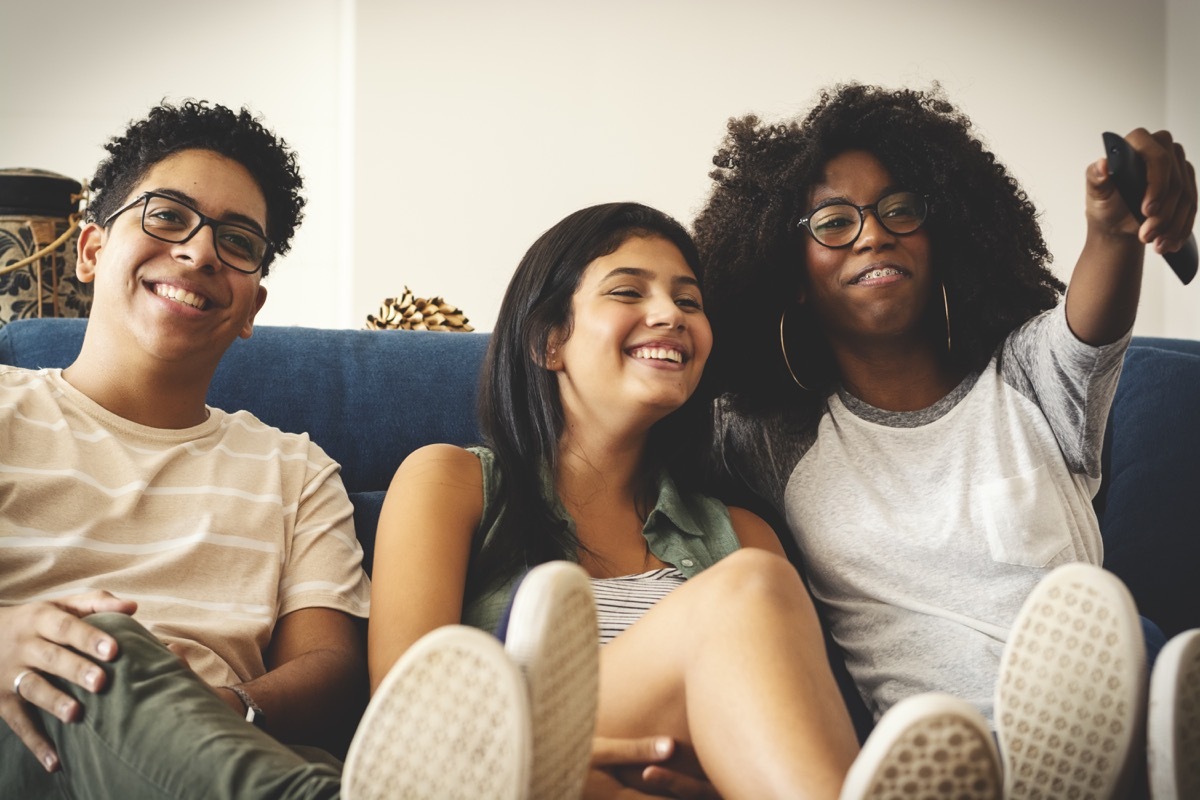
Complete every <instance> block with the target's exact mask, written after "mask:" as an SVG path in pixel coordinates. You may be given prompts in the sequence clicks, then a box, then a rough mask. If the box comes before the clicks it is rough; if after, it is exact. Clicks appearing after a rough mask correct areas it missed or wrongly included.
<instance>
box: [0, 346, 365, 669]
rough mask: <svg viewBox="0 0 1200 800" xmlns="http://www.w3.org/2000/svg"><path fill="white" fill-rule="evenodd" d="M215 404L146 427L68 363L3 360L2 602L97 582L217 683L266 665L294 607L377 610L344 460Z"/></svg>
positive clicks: (64, 592) (55, 594)
mask: <svg viewBox="0 0 1200 800" xmlns="http://www.w3.org/2000/svg"><path fill="white" fill-rule="evenodd" d="M209 412H210V415H209V418H208V419H207V420H206V421H205V422H203V423H202V424H200V425H197V426H195V427H192V428H186V429H183V430H164V429H159V428H149V427H146V426H144V425H137V424H135V423H132V422H129V421H128V420H125V419H123V418H121V417H118V416H117V415H115V414H112V413H110V412H108V411H106V410H105V409H104V408H102V407H100V406H99V405H97V404H96V403H95V402H93V401H92V400H91V399H89V398H88V397H87V396H85V395H83V394H82V393H80V392H79V391H77V390H76V389H75V388H74V387H72V386H71V385H70V384H69V383H67V382H66V381H65V380H64V379H63V377H62V371H61V370H57V369H43V370H26V369H20V368H17V367H8V366H0V605H16V604H20V603H26V602H30V601H38V600H54V599H57V598H62V597H66V596H69V595H73V594H78V593H81V592H86V591H90V590H93V589H103V590H106V591H109V592H111V593H113V594H115V595H117V596H119V597H122V598H126V599H130V600H135V601H137V603H138V610H137V612H136V613H135V614H134V619H136V620H138V621H139V622H141V623H142V625H144V626H145V627H146V628H148V629H149V630H150V631H151V632H153V633H155V634H156V635H157V636H158V637H159V638H160V639H161V640H163V641H164V642H167V643H178V644H180V645H182V647H183V648H184V651H185V655H186V658H187V661H188V663H189V664H190V665H191V667H192V668H193V669H194V670H195V671H196V672H197V673H199V675H200V676H201V677H202V678H204V679H205V680H206V681H208V682H209V683H210V684H212V685H216V686H222V685H226V684H229V683H238V682H242V681H248V680H251V679H253V678H255V677H258V676H260V675H262V674H263V673H264V672H265V671H266V669H265V666H264V663H263V652H264V650H265V649H266V647H267V645H268V643H269V642H270V639H271V634H272V631H273V629H274V626H275V622H276V620H277V619H279V618H280V617H282V616H284V615H285V614H288V613H290V612H292V611H295V610H297V609H301V608H308V607H323V608H333V609H337V610H340V611H344V612H346V613H348V614H351V615H354V616H358V617H365V616H366V615H367V611H368V608H369V606H368V603H369V595H370V583H369V581H368V579H367V576H366V574H365V573H364V572H363V570H362V548H361V547H360V546H359V544H358V540H357V539H356V538H355V534H354V516H353V509H352V507H351V505H350V501H349V498H348V497H347V496H346V490H345V488H344V487H343V486H342V481H341V478H340V476H339V474H338V473H339V467H338V465H337V464H336V463H335V462H334V461H333V460H332V459H330V458H329V457H328V456H327V455H326V454H325V453H324V451H322V450H321V448H320V447H318V446H317V445H316V444H314V443H313V442H312V441H311V440H310V439H309V438H308V436H306V435H298V434H291V433H283V432H282V431H280V430H278V429H276V428H272V427H270V426H268V425H266V424H264V423H263V422H260V421H259V420H258V419H256V418H255V417H254V416H253V415H251V414H249V413H247V412H244V411H240V412H237V413H232V414H227V413H225V412H224V411H221V410H220V409H216V408H210V409H209Z"/></svg>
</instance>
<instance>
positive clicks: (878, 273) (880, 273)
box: [855, 267, 903, 283]
mask: <svg viewBox="0 0 1200 800" xmlns="http://www.w3.org/2000/svg"><path fill="white" fill-rule="evenodd" d="M901 274H903V273H901V272H900V270H898V269H896V268H895V267H883V268H881V269H873V270H871V271H870V272H867V273H864V274H863V275H862V276H860V277H859V279H858V280H859V281H865V280H871V279H872V278H882V277H884V276H887V275H901ZM855 283H858V281H855Z"/></svg>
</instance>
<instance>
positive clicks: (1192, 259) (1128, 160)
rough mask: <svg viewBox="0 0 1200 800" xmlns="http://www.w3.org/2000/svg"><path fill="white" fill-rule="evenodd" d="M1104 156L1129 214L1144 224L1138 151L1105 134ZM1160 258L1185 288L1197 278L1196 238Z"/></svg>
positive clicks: (1143, 174) (1143, 191) (1143, 172)
mask: <svg viewBox="0 0 1200 800" xmlns="http://www.w3.org/2000/svg"><path fill="white" fill-rule="evenodd" d="M1104 154H1105V155H1106V156H1107V157H1108V177H1110V178H1112V179H1113V182H1114V183H1116V185H1117V192H1118V193H1120V195H1121V199H1122V200H1124V201H1125V205H1126V206H1128V207H1129V213H1131V214H1133V218H1134V219H1136V220H1137V221H1138V222H1139V223H1140V222H1145V221H1146V217H1145V215H1143V214H1142V197H1143V196H1144V195H1145V194H1146V164H1145V162H1143V161H1142V157H1141V156H1139V155H1138V154H1137V151H1136V150H1134V149H1133V148H1132V147H1130V146H1129V142H1127V141H1125V139H1124V137H1122V136H1117V135H1116V134H1115V133H1105V134H1104ZM1163 258H1165V259H1166V260H1167V263H1168V264H1169V265H1170V266H1171V269H1173V270H1175V274H1176V275H1178V276H1179V280H1181V281H1183V282H1184V284H1188V283H1191V282H1192V278H1194V277H1196V236H1195V234H1192V235H1191V236H1189V237H1188V240H1187V241H1186V242H1184V243H1183V247H1181V248H1180V249H1179V250H1178V251H1176V252H1174V253H1163Z"/></svg>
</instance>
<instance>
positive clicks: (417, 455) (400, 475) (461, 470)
mask: <svg viewBox="0 0 1200 800" xmlns="http://www.w3.org/2000/svg"><path fill="white" fill-rule="evenodd" d="M480 450H482V448H480ZM485 454H486V455H487V456H490V455H491V452H490V451H487V450H482V452H477V451H476V450H475V449H472V450H468V449H466V448H463V447H459V446H457V445H453V444H428V445H425V446H424V447H419V448H417V449H416V450H414V451H412V452H411V453H409V455H408V457H407V458H405V459H404V461H402V462H401V463H400V467H399V468H398V469H397V470H396V475H395V477H394V478H393V479H392V483H393V485H395V484H398V483H405V484H414V483H415V484H419V485H424V486H429V485H439V486H447V485H451V486H461V487H462V488H464V489H474V490H475V491H476V492H477V493H478V492H479V491H481V490H482V487H483V460H484V458H485Z"/></svg>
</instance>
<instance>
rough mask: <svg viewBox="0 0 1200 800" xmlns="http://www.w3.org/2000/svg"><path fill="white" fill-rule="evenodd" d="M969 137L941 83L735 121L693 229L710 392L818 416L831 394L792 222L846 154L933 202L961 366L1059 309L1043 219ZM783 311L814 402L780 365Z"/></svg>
mask: <svg viewBox="0 0 1200 800" xmlns="http://www.w3.org/2000/svg"><path fill="white" fill-rule="evenodd" d="M971 128H972V126H971V121H970V119H969V118H968V117H967V116H966V115H965V114H963V113H962V112H960V111H959V110H958V109H957V108H955V106H953V105H952V104H951V103H950V102H949V101H947V100H946V99H945V97H944V96H943V93H942V90H941V87H940V86H939V85H937V84H936V83H935V84H934V85H933V86H932V87H931V88H930V89H929V90H928V91H917V90H910V89H900V90H887V89H884V88H881V87H877V86H866V85H861V84H844V85H838V86H835V87H833V88H832V89H828V90H825V91H824V92H822V93H821V95H820V99H819V102H818V103H817V104H816V106H815V107H814V108H813V110H812V111H810V112H809V113H808V115H807V116H806V117H804V118H803V120H800V121H795V120H793V121H791V122H786V123H780V124H774V125H768V124H765V123H762V122H761V121H760V120H759V119H758V118H757V117H755V116H753V115H751V116H746V117H742V118H740V119H738V118H735V119H731V120H730V121H729V127H728V134H727V136H726V138H725V141H724V143H723V145H722V147H721V148H720V150H719V151H718V152H717V154H716V156H714V157H713V164H714V165H716V167H717V168H716V169H715V170H713V172H711V173H710V177H712V179H713V180H714V181H715V184H716V185H715V186H714V188H713V192H712V195H711V196H710V198H709V200H708V202H707V204H706V206H705V207H704V208H703V209H702V211H701V212H700V214H699V216H698V217H697V219H696V221H695V225H694V228H695V237H696V243H697V246H698V247H699V249H700V253H701V258H702V260H703V261H704V262H705V265H706V277H705V281H704V296H705V304H706V306H707V309H706V310H707V311H708V315H709V318H710V320H711V321H712V326H713V333H714V336H715V348H714V352H713V356H712V358H711V359H710V362H709V364H710V367H709V369H710V370H712V371H713V373H714V374H713V375H712V376H711V377H712V381H711V383H710V386H712V387H715V389H716V390H717V391H720V392H723V393H725V394H727V395H728V397H729V399H730V400H731V401H732V402H733V404H734V408H736V409H738V410H740V411H742V412H744V413H758V412H762V411H766V410H769V409H774V410H779V409H780V408H782V407H784V406H789V405H791V406H793V407H794V406H795V405H796V404H799V406H800V407H802V408H807V409H808V410H809V411H811V412H814V413H815V412H816V410H817V408H818V407H819V405H820V403H821V402H823V400H824V395H825V393H826V392H827V391H828V390H829V389H831V388H832V386H833V385H834V382H835V380H836V373H835V371H834V364H833V361H832V355H831V353H830V351H829V349H828V345H827V344H826V342H825V339H824V336H823V335H822V334H821V333H820V332H819V328H818V326H817V323H816V321H815V319H813V318H812V315H811V313H810V312H808V311H807V308H806V307H805V306H803V305H797V303H796V298H797V297H798V293H799V290H800V289H801V288H802V286H803V284H804V281H805V280H806V270H805V269H804V258H805V255H804V251H805V237H806V236H807V235H808V234H807V233H806V232H805V231H804V230H803V229H800V228H798V227H797V224H796V223H797V221H798V220H799V219H800V218H801V217H802V216H803V215H804V214H805V213H806V212H807V211H809V209H808V208H807V207H806V204H807V202H808V197H809V192H810V189H811V187H812V186H813V185H814V184H815V183H817V182H818V181H820V180H821V179H822V178H823V171H824V168H825V165H826V164H827V163H828V162H829V161H830V159H832V158H834V157H835V156H837V155H839V154H841V153H843V152H846V151H848V150H864V151H867V152H869V153H871V154H873V155H874V156H875V157H876V158H878V159H879V161H880V162H881V163H882V164H883V166H884V167H885V168H886V169H887V170H888V172H889V173H891V176H892V178H893V179H894V180H895V181H896V182H897V183H898V184H899V185H901V186H904V187H905V188H908V189H910V190H912V191H915V192H919V193H921V194H924V195H926V196H928V197H929V199H930V213H929V217H928V220H927V221H926V223H925V224H926V229H927V230H928V232H929V238H930V243H931V253H932V256H931V257H932V261H933V269H934V273H935V275H937V276H938V278H939V279H940V281H941V282H942V283H943V284H944V285H945V289H946V294H947V301H948V305H949V308H950V324H951V330H952V336H953V348H952V350H951V352H950V354H949V355H948V358H949V359H950V360H951V362H952V363H953V364H954V366H956V367H960V368H965V369H970V370H977V369H981V368H982V367H983V366H984V365H986V363H987V362H988V360H989V359H990V358H991V356H992V354H993V352H994V351H995V349H996V348H997V346H998V345H999V344H1000V343H1001V342H1002V341H1003V339H1004V337H1005V336H1006V335H1007V334H1009V333H1010V332H1011V331H1013V330H1014V329H1015V328H1017V327H1018V326H1020V325H1021V324H1022V323H1023V322H1025V321H1026V320H1028V319H1029V318H1030V317H1032V316H1034V315H1036V314H1037V313H1038V312H1040V311H1043V310H1045V309H1047V308H1052V307H1053V306H1054V305H1055V304H1056V303H1057V302H1058V299H1059V297H1060V295H1061V293H1062V292H1063V291H1064V289H1065V286H1064V285H1063V283H1062V282H1061V281H1059V280H1058V279H1057V278H1055V277H1054V275H1053V273H1051V272H1050V270H1049V268H1048V264H1049V262H1050V260H1051V256H1050V253H1049V252H1048V251H1047V249H1046V244H1045V241H1044V240H1043V239H1042V234H1041V229H1040V227H1039V225H1038V221H1037V216H1038V215H1037V211H1036V209H1035V208H1034V206H1033V204H1032V203H1031V202H1030V200H1029V199H1028V197H1027V196H1026V195H1025V192H1024V191H1022V189H1021V188H1020V186H1018V184H1017V182H1016V180H1015V179H1014V178H1013V177H1012V176H1011V175H1010V174H1009V173H1008V171H1007V170H1006V169H1005V167H1004V165H1003V164H1001V163H1000V162H999V161H997V160H996V157H995V156H994V155H993V154H992V153H991V152H989V151H988V150H987V149H986V148H985V147H984V145H983V144H982V143H981V142H980V141H979V139H977V138H976V137H975V136H974V135H973V134H972V130H971ZM938 294H939V295H940V290H939V291H938ZM935 306H936V308H934V307H935ZM930 307H931V308H930V315H931V316H932V315H933V314H934V311H936V319H931V320H929V329H930V332H931V335H940V336H941V337H943V338H944V337H945V330H946V329H945V325H946V322H945V320H944V318H943V309H942V302H941V297H940V296H939V297H937V298H936V300H934V301H931V303H930ZM785 310H786V311H787V312H788V314H787V329H788V357H789V359H790V360H791V366H792V369H793V370H794V371H795V372H796V373H797V375H799V376H800V380H802V381H803V382H804V383H805V385H806V386H808V387H809V389H811V390H813V391H811V392H802V391H801V390H800V389H799V388H798V387H797V386H796V385H795V383H794V382H793V380H792V377H791V375H789V373H788V368H787V365H786V364H785V363H784V360H783V358H782V356H781V354H780V317H781V315H782V314H783V313H784V312H785ZM939 330H940V333H938V331H939ZM798 362H799V363H798Z"/></svg>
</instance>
